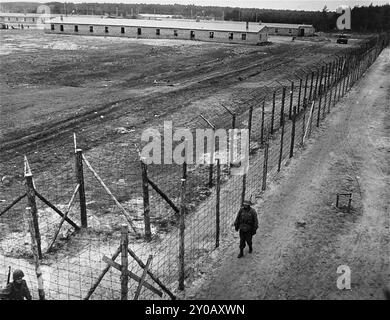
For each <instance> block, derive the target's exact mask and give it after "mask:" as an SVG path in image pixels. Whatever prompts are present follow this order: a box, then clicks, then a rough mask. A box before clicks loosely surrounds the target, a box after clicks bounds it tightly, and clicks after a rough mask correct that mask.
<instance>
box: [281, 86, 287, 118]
mask: <svg viewBox="0 0 390 320" xmlns="http://www.w3.org/2000/svg"><path fill="white" fill-rule="evenodd" d="M285 98H286V88H285V87H283V91H282V107H281V108H280V126H282V124H283V122H284V100H285Z"/></svg>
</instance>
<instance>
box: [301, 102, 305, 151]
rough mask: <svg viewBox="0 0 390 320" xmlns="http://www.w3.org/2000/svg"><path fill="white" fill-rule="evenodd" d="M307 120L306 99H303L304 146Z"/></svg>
mask: <svg viewBox="0 0 390 320" xmlns="http://www.w3.org/2000/svg"><path fill="white" fill-rule="evenodd" d="M305 122H306V99H304V100H303V115H302V141H301V144H302V146H303V142H304V141H303V138H304V136H305Z"/></svg>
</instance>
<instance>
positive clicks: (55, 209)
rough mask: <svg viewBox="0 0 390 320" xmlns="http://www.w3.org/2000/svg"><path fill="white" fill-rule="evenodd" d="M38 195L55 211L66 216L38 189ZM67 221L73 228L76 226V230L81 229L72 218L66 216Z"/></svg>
mask: <svg viewBox="0 0 390 320" xmlns="http://www.w3.org/2000/svg"><path fill="white" fill-rule="evenodd" d="M35 193H36V195H37V197H38V198H39V199H41V201H42V202H43V203H44V204H46V205H47V206H49V207H50V208H52V209H53V210H54V211H55V212H57V213H58V214H59V215H60V216H61V217H63V216H64V214H63V213H62V212H61V210H60V209H58V208H57V207H56V206H55V205H54V204H52V203H50V201H49V200H47V199H46V198H45V197H44V196H43V195H41V194H40V193H39V192H38V191H35ZM65 221H66V222H68V223H69V224H70V225H71V226H72V227H73V228H75V229H76V230H79V229H80V227H79V226H78V225H77V224H75V223H74V222H73V221H72V220H70V219H69V218H68V217H66V218H65Z"/></svg>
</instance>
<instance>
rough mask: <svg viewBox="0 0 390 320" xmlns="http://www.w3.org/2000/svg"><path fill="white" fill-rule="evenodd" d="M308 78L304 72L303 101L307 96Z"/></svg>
mask: <svg viewBox="0 0 390 320" xmlns="http://www.w3.org/2000/svg"><path fill="white" fill-rule="evenodd" d="M308 80H309V75H308V74H307V73H306V78H305V90H304V91H303V101H305V100H306V98H307V96H306V94H307V81H308Z"/></svg>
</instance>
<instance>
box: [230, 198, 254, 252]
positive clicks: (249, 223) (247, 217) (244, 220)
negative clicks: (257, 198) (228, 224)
mask: <svg viewBox="0 0 390 320" xmlns="http://www.w3.org/2000/svg"><path fill="white" fill-rule="evenodd" d="M250 204H251V203H250V202H249V201H244V207H243V208H241V209H240V211H239V212H238V214H237V217H236V220H235V221H234V227H235V229H236V231H239V232H240V254H239V255H238V258H241V257H242V256H243V255H244V248H245V246H246V244H248V246H249V253H252V250H253V249H252V237H253V235H255V234H256V230H257V228H258V227H259V222H258V219H257V212H256V210H255V209H253V208H251V207H250Z"/></svg>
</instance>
